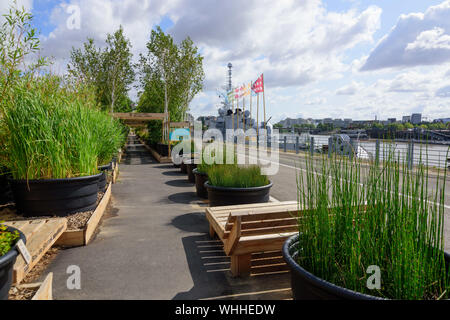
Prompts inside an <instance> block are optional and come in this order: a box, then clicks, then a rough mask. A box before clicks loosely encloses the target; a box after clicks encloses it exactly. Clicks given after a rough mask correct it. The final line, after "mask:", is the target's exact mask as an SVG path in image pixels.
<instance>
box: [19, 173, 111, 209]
mask: <svg viewBox="0 0 450 320" xmlns="http://www.w3.org/2000/svg"><path fill="white" fill-rule="evenodd" d="M101 175H102V173H99V174H97V175H93V176H86V177H77V178H69V179H42V180H28V181H27V180H11V188H12V191H13V195H14V199H15V202H16V208H17V212H18V213H19V214H23V215H24V216H25V217H41V216H53V215H55V216H60V217H63V216H67V215H69V214H72V213H77V212H85V211H90V210H94V209H95V207H96V204H97V193H98V181H99V179H100V177H101Z"/></svg>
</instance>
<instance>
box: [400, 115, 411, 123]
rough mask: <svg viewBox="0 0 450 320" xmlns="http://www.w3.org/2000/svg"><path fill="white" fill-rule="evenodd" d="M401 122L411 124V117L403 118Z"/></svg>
mask: <svg viewBox="0 0 450 320" xmlns="http://www.w3.org/2000/svg"><path fill="white" fill-rule="evenodd" d="M402 122H403V123H406V122H411V116H403V118H402Z"/></svg>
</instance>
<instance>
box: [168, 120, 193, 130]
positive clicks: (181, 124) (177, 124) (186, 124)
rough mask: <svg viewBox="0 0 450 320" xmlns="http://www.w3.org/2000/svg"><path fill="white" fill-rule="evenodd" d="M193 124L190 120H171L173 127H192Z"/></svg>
mask: <svg viewBox="0 0 450 320" xmlns="http://www.w3.org/2000/svg"><path fill="white" fill-rule="evenodd" d="M190 126H191V124H190V123H189V121H181V122H171V123H170V127H171V128H190Z"/></svg>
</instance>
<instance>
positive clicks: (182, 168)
mask: <svg viewBox="0 0 450 320" xmlns="http://www.w3.org/2000/svg"><path fill="white" fill-rule="evenodd" d="M180 171H181V173H187V166H186V163H184V161H182V162H181V164H180Z"/></svg>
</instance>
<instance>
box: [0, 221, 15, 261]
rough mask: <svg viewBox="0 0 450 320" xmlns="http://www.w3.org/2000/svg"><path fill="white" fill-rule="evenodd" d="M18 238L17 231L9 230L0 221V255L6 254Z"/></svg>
mask: <svg viewBox="0 0 450 320" xmlns="http://www.w3.org/2000/svg"><path fill="white" fill-rule="evenodd" d="M17 239H19V232H17V231H14V232H9V231H7V230H6V226H5V225H4V224H2V223H1V222H0V257H1V256H4V255H5V254H7V253H8V252H9V251H10V250H11V248H12V246H13V245H14V244H15V243H16V241H17Z"/></svg>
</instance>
